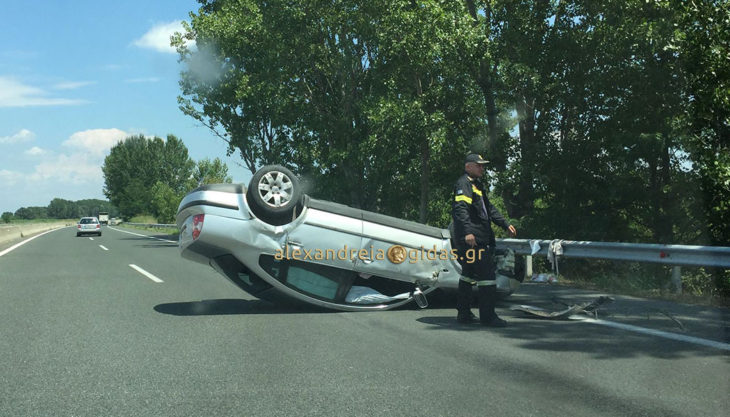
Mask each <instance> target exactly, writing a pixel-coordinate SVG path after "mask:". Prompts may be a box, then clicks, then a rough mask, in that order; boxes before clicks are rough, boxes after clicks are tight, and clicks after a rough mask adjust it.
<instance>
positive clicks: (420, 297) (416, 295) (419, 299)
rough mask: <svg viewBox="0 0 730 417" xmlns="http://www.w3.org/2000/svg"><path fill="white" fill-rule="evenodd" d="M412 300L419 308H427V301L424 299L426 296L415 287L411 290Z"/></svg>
mask: <svg viewBox="0 0 730 417" xmlns="http://www.w3.org/2000/svg"><path fill="white" fill-rule="evenodd" d="M412 295H413V299H414V300H416V304H418V307H420V308H426V307H428V300H427V299H426V294H424V293H423V292H422V291H421V289H420V288H419V287H416V289H415V290H413V293H412Z"/></svg>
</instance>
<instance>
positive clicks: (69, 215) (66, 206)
mask: <svg viewBox="0 0 730 417" xmlns="http://www.w3.org/2000/svg"><path fill="white" fill-rule="evenodd" d="M47 212H48V217H50V218H54V219H73V218H76V217H78V216H79V208H78V205H77V204H76V203H74V202H73V201H69V200H64V199H62V198H54V199H53V200H51V202H50V203H49V204H48V208H47Z"/></svg>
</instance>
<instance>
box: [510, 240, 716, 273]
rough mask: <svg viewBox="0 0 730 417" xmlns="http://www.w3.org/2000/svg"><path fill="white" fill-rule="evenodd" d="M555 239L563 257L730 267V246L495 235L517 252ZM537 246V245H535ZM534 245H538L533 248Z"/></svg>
mask: <svg viewBox="0 0 730 417" xmlns="http://www.w3.org/2000/svg"><path fill="white" fill-rule="evenodd" d="M556 243H558V244H559V245H560V247H561V249H562V253H561V254H559V255H560V256H564V257H566V258H593V259H612V260H619V261H634V262H651V263H659V264H664V265H672V266H711V267H719V268H730V247H725V246H690V245H660V244H650V243H617V242H587V241H573V240H528V239H498V240H497V246H498V247H501V248H510V249H512V250H514V251H515V253H517V254H520V255H536V254H540V255H546V256H547V255H548V252H549V251H550V248H551V245H554V244H556ZM538 248H539V249H538ZM535 249H538V250H537V251H535Z"/></svg>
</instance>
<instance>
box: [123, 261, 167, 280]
mask: <svg viewBox="0 0 730 417" xmlns="http://www.w3.org/2000/svg"><path fill="white" fill-rule="evenodd" d="M129 266H130V267H131V268H132V269H134V270H135V271H137V272H139V273H140V274H142V275H144V276H146V277H147V278H149V279H151V280H152V281H154V282H164V281H162V280H161V279H159V278H157V277H156V276H154V275H152V274H150V273H149V272H147V271H145V270H144V269H142V268H140V267H138V266H137V265H135V264H129Z"/></svg>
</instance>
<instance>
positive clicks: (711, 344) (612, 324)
mask: <svg viewBox="0 0 730 417" xmlns="http://www.w3.org/2000/svg"><path fill="white" fill-rule="evenodd" d="M581 321H583V322H585V323H593V324H599V325H601V326H607V327H613V328H615V329H621V330H628V331H630V332H635V333H643V334H648V335H652V336H657V337H663V338H665V339H671V340H678V341H680V342H687V343H694V344H696V345H702V346H708V347H711V348H716V349H722V350H730V344H727V343H722V342H716V341H714V340H707V339H700V338H699V337H692V336H685V335H683V334H677V333H670V332H663V331H661V330H654V329H647V328H646V327H639V326H634V325H631V324H623V323H616V322H613V321H608V320H601V319H591V318H585V319H583V320H581Z"/></svg>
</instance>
